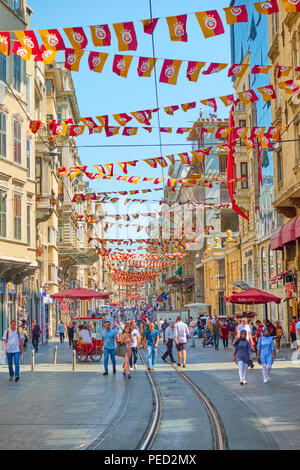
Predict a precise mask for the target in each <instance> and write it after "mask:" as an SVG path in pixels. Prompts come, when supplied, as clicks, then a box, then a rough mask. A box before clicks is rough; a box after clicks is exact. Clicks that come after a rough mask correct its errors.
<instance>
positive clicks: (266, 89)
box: [257, 85, 276, 101]
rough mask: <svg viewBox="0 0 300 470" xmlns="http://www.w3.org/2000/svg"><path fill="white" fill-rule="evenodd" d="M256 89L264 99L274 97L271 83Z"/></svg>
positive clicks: (272, 98)
mask: <svg viewBox="0 0 300 470" xmlns="http://www.w3.org/2000/svg"><path fill="white" fill-rule="evenodd" d="M257 89H258V91H259V92H260V93H261V94H262V97H263V100H264V101H270V100H274V99H275V98H276V93H275V90H274V87H273V85H267V86H262V87H258V88H257Z"/></svg>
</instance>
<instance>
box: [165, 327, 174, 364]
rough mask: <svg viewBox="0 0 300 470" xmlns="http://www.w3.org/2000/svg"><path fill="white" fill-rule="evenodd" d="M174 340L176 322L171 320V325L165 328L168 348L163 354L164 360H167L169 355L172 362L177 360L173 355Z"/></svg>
mask: <svg viewBox="0 0 300 470" xmlns="http://www.w3.org/2000/svg"><path fill="white" fill-rule="evenodd" d="M173 340H174V322H172V321H171V322H170V324H169V326H168V327H167V328H166V330H165V341H164V342H165V345H166V346H167V350H166V352H165V354H164V355H163V356H162V360H163V361H165V360H166V359H167V357H168V356H169V358H170V359H171V362H176V361H175V360H174V357H173Z"/></svg>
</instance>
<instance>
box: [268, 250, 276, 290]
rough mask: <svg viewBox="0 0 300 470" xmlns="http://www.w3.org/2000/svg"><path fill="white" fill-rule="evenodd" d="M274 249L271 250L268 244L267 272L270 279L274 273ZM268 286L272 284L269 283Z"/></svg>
mask: <svg viewBox="0 0 300 470" xmlns="http://www.w3.org/2000/svg"><path fill="white" fill-rule="evenodd" d="M274 261H275V260H274V251H273V250H271V246H269V274H270V279H272V277H273V276H275V274H276V270H275V262H274ZM269 286H270V288H271V287H272V284H271V283H270V284H269Z"/></svg>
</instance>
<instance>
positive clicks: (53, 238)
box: [48, 226, 56, 245]
mask: <svg viewBox="0 0 300 470" xmlns="http://www.w3.org/2000/svg"><path fill="white" fill-rule="evenodd" d="M55 241H56V231H55V228H54V227H52V226H50V227H48V243H50V244H51V245H55Z"/></svg>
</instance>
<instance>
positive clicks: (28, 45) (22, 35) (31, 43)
mask: <svg viewBox="0 0 300 470" xmlns="http://www.w3.org/2000/svg"><path fill="white" fill-rule="evenodd" d="M1 34H3V33H1ZM15 35H16V37H17V39H18V40H19V42H20V44H22V46H23V47H25V49H29V50H31V52H32V54H33V55H38V54H39V52H40V47H39V43H38V41H37V38H36V36H35V34H34V32H33V31H29V30H26V31H15Z"/></svg>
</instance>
